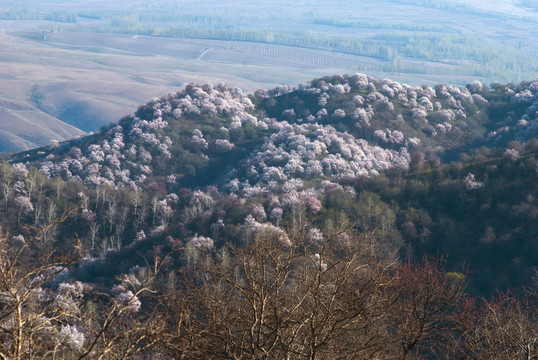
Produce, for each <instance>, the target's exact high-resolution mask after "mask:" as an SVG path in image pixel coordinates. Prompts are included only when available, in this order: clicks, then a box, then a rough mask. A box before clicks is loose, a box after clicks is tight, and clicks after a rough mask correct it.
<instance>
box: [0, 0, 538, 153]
mask: <svg viewBox="0 0 538 360" xmlns="http://www.w3.org/2000/svg"><path fill="white" fill-rule="evenodd" d="M527 3H528V4H527ZM531 3H532V2H528V1H527V2H517V1H497V0H495V1H490V2H487V3H486V2H482V1H474V2H471V1H463V0H451V1H437V0H435V1H407V0H385V1H373V0H364V1H360V2H355V1H318V0H314V1H310V2H306V1H304V2H303V1H298V2H292V3H289V2H285V1H281V0H276V1H271V2H269V1H265V0H262V1H259V2H256V3H252V2H247V1H245V0H239V1H234V2H226V1H224V2H223V1H216V0H203V1H202V0H195V1H168V0H163V1H160V2H158V3H147V2H136V1H120V0H115V1H108V2H104V1H102V2H101V1H81V2H79V3H77V4H76V5H75V4H72V3H70V2H67V1H63V0H58V1H45V2H43V1H37V0H26V1H22V2H20V3H17V5H16V6H15V5H13V2H11V1H2V0H0V28H1V29H2V30H1V31H0V80H1V82H0V107H1V108H2V110H3V111H2V112H1V113H0V124H2V125H4V126H2V128H1V130H2V131H0V144H2V145H0V151H14V150H22V149H26V148H32V147H36V146H40V145H46V144H47V143H49V142H50V141H51V140H53V139H56V140H62V139H66V138H70V137H73V136H78V135H81V134H83V133H84V132H91V131H95V130H97V129H99V127H101V126H102V125H104V124H108V123H110V122H112V121H115V120H118V119H119V118H120V117H122V116H124V115H127V114H129V113H133V112H134V110H135V109H136V107H137V106H138V105H139V104H141V103H145V102H146V101H147V100H148V99H150V98H151V97H155V96H161V95H163V94H166V93H168V92H171V91H175V90H177V89H178V87H181V86H183V85H184V84H185V83H188V82H197V83H204V82H209V81H210V82H213V83H216V82H226V83H228V84H229V85H232V86H238V87H241V88H243V89H245V90H249V91H251V90H255V89H258V88H269V87H273V86H275V85H279V84H289V85H292V86H293V85H295V84H298V83H300V82H305V81H308V80H311V79H312V78H315V77H320V76H325V75H331V74H344V73H355V72H364V73H367V74H369V75H372V76H376V77H380V78H384V77H389V78H392V79H394V80H396V81H400V82H407V83H410V84H413V85H421V84H426V85H433V84H436V83H440V82H443V83H450V84H457V85H463V84H466V83H469V82H471V81H473V80H476V79H477V80H480V81H482V82H484V83H486V84H488V83H491V82H519V81H522V80H530V79H534V78H536V77H537V75H538V38H537V37H536V36H534V34H536V33H538V23H537V19H538V13H537V12H536V9H535V8H533V7H532V6H531V5H532V4H531ZM522 5H525V6H522ZM21 109H24V111H23V110H21ZM14 116H15V117H16V118H19V119H22V120H23V121H21V122H20V123H21V124H23V123H24V124H26V125H25V126H21V127H19V128H18V127H17V126H16V125H17V122H15V121H14V120H13V119H14ZM9 124H11V125H9Z"/></svg>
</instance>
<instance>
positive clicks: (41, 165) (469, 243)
mask: <svg viewBox="0 0 538 360" xmlns="http://www.w3.org/2000/svg"><path fill="white" fill-rule="evenodd" d="M537 94H538V82H526V83H521V84H519V85H517V86H514V85H500V84H496V85H494V86H493V88H487V87H485V86H483V85H482V84H480V83H479V82H475V83H472V84H470V85H468V86H467V87H462V88H458V87H454V86H445V85H438V86H436V87H435V88H430V87H412V86H408V85H405V84H400V83H397V82H393V81H390V80H378V79H376V78H373V77H368V76H366V75H363V74H356V75H353V76H333V77H326V78H322V79H315V80H313V81H311V82H309V83H307V84H302V85H300V86H298V87H297V88H294V89H291V88H288V87H279V88H275V89H272V90H268V91H262V90H260V91H257V92H256V93H255V94H245V93H243V92H242V91H241V90H239V89H234V88H227V87H226V86H224V85H222V84H219V85H216V86H213V85H209V84H208V85H203V86H197V85H188V86H187V87H186V88H185V89H183V90H182V91H180V92H177V93H172V94H169V95H167V96H164V97H162V98H160V99H154V100H152V101H151V102H149V103H148V104H146V105H143V106H141V107H140V108H139V109H138V110H137V112H136V113H135V114H134V116H129V117H125V118H123V119H121V120H120V121H119V123H118V124H115V125H112V126H110V127H109V128H107V129H104V130H103V131H102V132H100V133H97V134H95V135H92V136H90V137H86V138H80V139H76V140H73V141H69V142H64V143H59V144H54V145H52V146H49V147H47V148H41V149H36V150H32V151H28V152H24V153H18V154H14V155H11V156H10V157H9V159H10V161H11V162H12V163H14V164H15V165H13V169H11V168H10V167H9V166H8V165H6V168H5V169H4V172H3V178H2V179H3V180H2V181H3V182H4V184H5V185H6V186H5V187H4V190H3V194H4V203H5V210H4V212H5V214H6V216H7V217H6V224H5V225H4V228H7V229H9V231H10V232H12V233H16V232H21V231H22V232H24V231H26V232H28V231H29V228H26V230H24V231H23V229H24V226H23V225H22V224H24V222H26V221H27V222H33V223H34V226H38V225H41V226H46V225H47V224H50V223H51V221H52V219H55V218H57V217H58V216H59V214H60V213H61V212H62V211H69V207H70V206H73V204H74V203H77V202H79V201H81V200H80V199H85V200H84V201H83V205H82V209H81V211H83V212H82V213H79V214H78V215H74V214H73V215H72V216H74V217H73V219H72V220H70V221H69V222H68V223H66V224H65V225H62V226H60V228H62V229H63V230H61V231H60V230H57V231H56V233H55V234H54V235H51V239H52V240H50V241H51V244H53V243H58V244H61V243H63V242H65V241H69V236H70V234H72V231H73V228H71V227H72V226H73V224H74V223H77V221H82V223H84V224H85V225H84V226H82V227H80V226H79V227H78V228H77V230H76V231H77V234H78V236H81V237H82V238H83V239H85V240H84V244H85V245H84V248H85V253H86V254H87V255H89V256H101V257H103V256H105V254H106V253H107V249H109V250H110V249H116V250H117V251H120V254H122V253H123V252H124V251H126V252H129V251H131V250H128V247H126V246H134V244H135V243H136V239H137V238H138V237H140V236H142V235H140V234H144V235H143V236H142V238H145V237H146V235H145V234H150V233H154V234H156V235H155V236H157V238H158V235H157V234H162V233H163V231H164V234H169V235H171V236H173V237H177V238H179V239H184V240H185V241H186V240H187V239H189V237H192V236H194V235H195V234H199V235H203V236H208V237H211V238H213V240H214V241H217V242H220V243H222V242H224V241H226V240H228V241H232V242H237V241H238V239H239V238H240V237H241V236H240V235H239V234H240V233H241V232H242V231H243V230H241V229H244V226H246V225H245V224H249V225H248V226H253V227H257V226H262V225H263V224H265V225H263V226H269V225H270V226H273V227H275V226H276V227H279V226H280V227H283V228H286V229H288V230H290V229H294V228H296V227H297V226H299V224H303V223H304V224H309V225H308V226H312V227H314V228H315V229H317V230H315V231H319V232H320V234H323V233H327V232H329V231H330V229H331V228H332V227H334V224H348V225H349V226H350V231H351V233H365V232H373V233H374V234H375V239H376V242H377V244H378V245H377V248H378V251H380V253H382V254H384V255H383V256H384V257H388V258H394V257H399V258H401V259H403V258H411V259H418V258H420V257H421V256H422V255H424V254H437V253H448V254H449V255H448V263H447V265H448V266H449V267H450V269H451V270H456V271H464V270H465V267H466V266H469V267H470V269H469V270H470V273H469V276H470V279H471V285H472V287H471V289H472V291H475V292H477V293H481V294H487V293H491V292H493V291H494V290H495V289H496V288H507V287H516V288H520V287H521V286H525V285H529V284H531V283H532V281H533V280H532V279H533V276H535V272H536V266H537V265H538V263H537V261H538V254H536V250H535V249H536V248H538V246H537V245H538V244H536V241H537V239H536V236H535V234H536V231H537V230H536V229H535V227H534V226H533V225H531V224H534V223H535V222H534V221H535V220H537V219H536V217H538V212H536V211H534V208H535V207H536V205H535V203H536V201H535V199H536V198H538V192H537V189H538V186H536V185H537V184H536V182H537V176H536V171H537V163H536V151H537V145H536V141H535V140H533V139H534V138H535V137H536V129H537V128H538V125H537V124H538V119H537V117H536V111H537V110H538V95H537ZM4 158H6V159H7V157H6V156H4ZM457 159H459V160H458V161H455V160H457ZM451 161H455V162H453V163H451V164H449V162H451ZM33 167H35V168H36V169H39V173H35V172H31V174H33V175H32V176H33V177H29V176H30V175H29V174H28V172H27V170H26V169H27V168H33ZM10 169H11V170H10ZM41 174H43V175H44V176H45V177H46V178H50V179H51V180H46V178H43V175H41ZM31 179H33V180H31ZM52 179H55V180H52ZM36 182H38V183H40V184H41V185H40V186H41V190H40V191H39V192H38V193H36V191H35V183H36ZM47 184H48V185H47ZM53 184H57V185H53ZM55 186H56V187H57V190H54V187H55ZM43 189H45V190H43ZM46 189H48V190H46ZM60 189H63V190H61V192H59V190H60ZM54 194H56V195H54ZM55 197H56V198H57V199H56V200H53V199H54V198H55ZM60 197H62V198H63V199H64V200H63V201H62V202H61V203H59V202H58V201H59V200H58V199H59V198H60ZM23 199H27V201H28V202H29V203H30V204H29V205H31V207H32V211H26V210H25V209H29V205H28V206H27V207H25V206H26V205H23ZM77 199H78V200H77ZM25 201H26V200H25ZM52 203H54V204H56V205H54V208H53V212H52V213H51V214H49V217H48V220H47V216H46V212H44V209H47V208H48V209H50V206H51V204H52ZM9 208H13V209H17V210H18V218H19V220H18V221H14V222H9V220H8V219H9V218H11V219H13V218H12V216H13V215H9ZM38 208H39V211H37V209H38ZM61 209H63V210H61ZM120 209H122V210H120ZM84 211H85V212H84ZM32 212H33V213H32ZM509 213H510V215H509ZM249 214H251V217H250V218H249V219H246V218H248V216H247V215H249ZM52 215H54V216H52ZM50 216H52V217H50ZM79 217H81V219H86V220H76V218H79ZM21 219H22V222H21ZM73 221H74V223H73ZM256 224H257V225H256ZM221 228H222V229H221ZM351 233H350V234H351ZM137 234H138V235H137ZM139 246H146V245H139ZM120 256H122V255H120ZM120 263H121V262H119V263H118V262H116V265H114V266H117V265H119V264H120ZM128 263H129V262H127V263H126V264H125V265H124V266H127V264H128ZM110 266H113V265H112V264H110ZM129 266H132V264H131V265H129ZM122 269H123V270H122ZM92 271H96V270H95V269H94V270H92ZM114 271H116V272H122V271H125V269H124V268H123V267H119V268H117V267H116V268H115V270H114ZM114 271H113V272H114ZM97 273H100V272H99V271H98V272H97ZM97 273H94V275H92V276H97V275H96V274H97Z"/></svg>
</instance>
